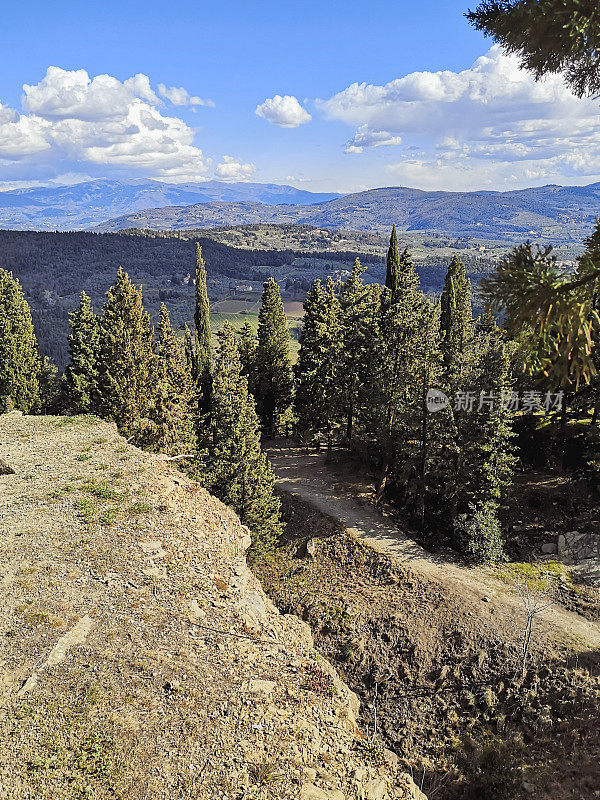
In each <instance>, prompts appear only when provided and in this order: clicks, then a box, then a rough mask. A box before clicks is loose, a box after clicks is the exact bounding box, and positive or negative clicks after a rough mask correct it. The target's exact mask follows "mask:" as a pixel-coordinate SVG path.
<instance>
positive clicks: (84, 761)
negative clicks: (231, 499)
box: [0, 413, 423, 800]
mask: <svg viewBox="0 0 600 800" xmlns="http://www.w3.org/2000/svg"><path fill="white" fill-rule="evenodd" d="M0 457H1V458H2V459H4V460H5V461H6V462H7V463H8V464H9V465H10V466H11V468H12V469H14V474H8V475H1V476H0V765H1V766H0V798H2V800H4V798H6V800H8V798H10V800H16V799H17V798H32V797H35V798H48V799H50V798H52V800H63V799H64V798H79V797H81V798H93V799H94V800H101V799H103V798H125V797H126V798H128V800H138V799H139V800H142V798H143V799H144V800H158V799H159V798H165V799H166V798H169V800H177V799H178V798H182V800H183V798H190V799H191V798H202V799H203V798H223V800H224V799H225V798H229V799H230V800H233V799H234V798H270V797H273V798H275V797H277V798H301V800H350V799H351V798H360V799H361V800H386V799H387V800H401V799H403V798H410V797H412V798H419V797H423V796H422V795H421V794H420V792H419V791H418V789H417V788H416V787H415V785H414V784H413V783H412V781H411V780H410V778H408V777H407V776H406V775H403V774H402V773H401V772H399V770H398V767H397V760H396V757H395V756H394V755H393V754H391V753H385V752H384V753H383V754H381V753H378V757H377V758H374V757H372V754H371V752H370V750H369V748H368V747H367V748H366V747H365V746H364V739H363V737H362V736H361V733H360V731H359V729H358V727H357V724H356V715H357V712H358V701H357V698H356V696H355V695H354V694H353V693H352V692H351V691H350V690H349V689H348V687H347V686H346V685H345V684H343V683H342V682H341V681H340V679H339V677H338V676H337V674H336V672H335V671H334V670H333V668H332V667H331V666H330V665H329V664H328V663H327V662H326V661H324V660H323V659H321V658H320V657H319V656H318V655H317V654H316V653H315V651H314V649H313V641H312V637H311V634H310V630H309V628H308V626H307V625H305V624H304V623H302V622H301V621H299V620H298V619H297V618H296V617H294V616H287V615H280V614H279V613H278V611H277V610H276V609H275V607H274V606H273V604H272V603H271V602H270V601H269V600H268V599H267V598H266V596H265V594H264V593H263V591H262V589H261V587H260V584H259V583H258V581H257V580H256V578H255V577H254V576H253V575H252V573H251V572H250V571H249V570H248V568H247V566H246V559H245V550H246V548H247V546H248V545H249V536H248V531H247V530H246V529H245V528H244V527H243V526H242V525H241V524H240V522H239V520H238V519H237V517H236V516H235V514H234V513H233V512H232V511H230V510H229V509H228V508H226V507H225V506H223V504H221V503H220V502H219V501H218V500H216V499H215V498H213V497H211V496H210V495H209V494H208V493H207V492H206V491H204V490H203V489H202V488H201V487H200V486H199V485H198V484H197V483H195V482H194V481H192V480H190V479H188V478H186V477H185V476H183V475H182V474H181V473H180V472H178V471H177V469H176V468H175V467H174V466H173V465H172V464H169V463H168V462H167V461H166V460H165V459H164V458H161V457H160V456H153V455H149V454H147V453H144V452H142V451H140V450H138V449H136V448H135V447H132V446H131V445H129V444H128V443H127V442H125V441H124V440H123V439H122V438H121V437H120V436H119V435H118V434H117V432H116V429H115V426H114V425H110V424H107V423H104V422H101V421H99V420H97V419H95V418H91V417H74V418H68V417H60V418H59V417H23V416H21V415H20V414H18V413H12V414H6V415H3V416H0Z"/></svg>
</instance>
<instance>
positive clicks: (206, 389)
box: [194, 244, 212, 416]
mask: <svg viewBox="0 0 600 800" xmlns="http://www.w3.org/2000/svg"><path fill="white" fill-rule="evenodd" d="M195 285H196V293H195V298H196V305H195V309H194V324H195V327H196V336H195V340H194V345H195V347H194V350H195V353H196V369H195V370H194V371H195V373H196V374H197V375H198V395H199V412H200V416H206V415H208V414H209V412H210V403H211V401H210V395H211V372H212V349H211V333H210V313H209V312H210V309H209V303H208V292H207V289H206V266H205V264H204V259H203V258H202V248H201V247H200V245H199V244H196V271H195Z"/></svg>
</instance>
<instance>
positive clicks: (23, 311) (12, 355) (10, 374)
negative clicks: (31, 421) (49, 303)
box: [0, 269, 40, 414]
mask: <svg viewBox="0 0 600 800" xmlns="http://www.w3.org/2000/svg"><path fill="white" fill-rule="evenodd" d="M39 371H40V356H39V353H38V346H37V340H36V338H35V333H34V330H33V323H32V321H31V311H30V310H29V306H28V304H27V301H26V300H25V298H24V297H23V290H22V289H21V284H20V283H19V281H18V280H16V278H13V276H12V273H10V272H7V271H6V270H3V269H0V414H4V413H6V412H7V411H12V410H13V409H17V410H19V411H22V412H23V413H24V414H29V413H31V412H34V411H37V410H38V409H39V405H40V388H39V381H38V374H39Z"/></svg>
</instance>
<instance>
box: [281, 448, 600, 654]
mask: <svg viewBox="0 0 600 800" xmlns="http://www.w3.org/2000/svg"><path fill="white" fill-rule="evenodd" d="M267 452H268V456H269V459H270V460H271V464H272V466H273V469H274V471H275V474H276V476H277V486H278V487H279V488H280V489H282V490H284V491H286V492H288V493H290V494H293V495H296V496H298V497H299V498H300V499H302V500H303V501H304V502H306V503H308V504H309V505H311V506H313V508H316V509H317V510H318V511H321V512H322V513H324V514H327V515H329V516H330V517H333V518H334V519H336V520H337V521H338V522H340V523H341V524H342V525H343V526H344V527H345V528H346V529H347V530H348V532H349V533H350V534H351V535H352V536H354V537H356V538H357V539H360V540H362V541H363V542H365V543H366V544H368V545H369V546H370V547H372V548H374V549H375V550H377V551H379V552H381V553H384V554H386V555H388V556H390V557H391V558H393V559H394V560H396V561H399V562H402V563H405V564H407V565H408V566H410V568H411V569H412V570H414V571H415V572H416V573H419V574H421V575H423V576H425V577H427V578H430V579H432V580H435V581H437V582H439V583H442V584H444V585H445V586H446V587H447V588H448V589H450V590H452V591H455V592H457V593H459V594H460V595H461V596H463V597H464V598H465V599H466V600H468V601H469V603H474V602H475V603H477V604H481V602H482V599H483V598H484V597H485V598H487V599H488V600H489V602H488V603H486V608H487V609H489V612H490V613H491V614H502V615H506V614H508V615H509V616H512V617H515V618H516V617H522V616H523V609H522V603H521V600H520V598H519V596H518V595H517V594H516V593H515V592H513V591H511V589H510V588H509V587H507V586H506V585H505V584H504V583H502V582H501V581H499V580H497V579H496V578H495V577H494V576H493V575H492V574H490V572H489V571H486V570H485V569H479V568H466V567H462V566H458V565H457V564H454V563H452V562H450V561H447V560H444V559H442V558H439V557H437V556H433V555H432V554H431V553H428V552H427V551H426V550H424V549H423V548H422V547H421V546H420V545H418V544H417V543H416V542H415V541H414V540H413V539H411V538H410V537H409V536H407V535H406V534H405V533H403V532H402V530H400V528H399V527H398V526H397V525H396V524H395V523H394V522H393V521H391V520H389V519H386V518H385V517H384V516H382V515H381V514H379V513H378V512H377V511H375V510H374V509H373V508H372V507H370V506H369V505H368V504H366V503H363V502H361V501H360V500H359V499H357V497H356V496H355V495H353V494H352V493H351V492H350V491H349V490H346V489H343V488H340V486H339V478H338V477H337V476H335V475H333V474H332V472H331V471H330V470H329V469H328V468H327V466H326V465H325V456H324V455H323V454H322V453H315V452H311V451H307V450H306V449H305V448H302V447H296V446H289V445H288V444H287V443H281V442H277V443H273V444H272V445H271V446H270V447H269V448H268V450H267ZM515 624H520V623H519V622H515ZM540 628H541V629H542V630H544V633H545V635H546V638H547V641H548V643H550V641H554V642H555V643H556V644H558V645H565V644H566V645H569V646H573V647H575V648H576V649H578V650H581V651H584V650H593V651H598V650H600V625H599V624H598V623H594V622H590V621H588V620H586V619H585V618H584V617H582V616H581V615H580V614H577V613H575V612H572V611H567V610H566V609H564V608H562V607H560V606H553V607H552V608H550V609H549V610H548V611H547V612H545V614H544V619H543V620H540Z"/></svg>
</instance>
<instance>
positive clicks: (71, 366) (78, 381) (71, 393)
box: [65, 292, 100, 413]
mask: <svg viewBox="0 0 600 800" xmlns="http://www.w3.org/2000/svg"><path fill="white" fill-rule="evenodd" d="M69 323H70V325H71V333H70V335H69V363H68V364H67V368H66V370H65V395H66V400H67V403H68V404H69V406H71V407H72V408H73V409H76V410H77V411H78V412H81V413H89V412H90V411H92V410H93V408H94V401H95V398H96V397H97V393H98V349H99V344H100V326H99V323H98V318H97V317H96V315H95V314H94V309H93V308H92V303H91V300H90V298H89V297H88V296H87V294H86V293H85V292H82V293H81V297H80V300H79V306H78V308H77V309H76V310H75V311H73V313H72V314H70V315H69Z"/></svg>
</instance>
